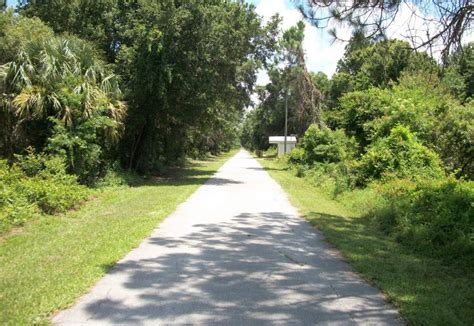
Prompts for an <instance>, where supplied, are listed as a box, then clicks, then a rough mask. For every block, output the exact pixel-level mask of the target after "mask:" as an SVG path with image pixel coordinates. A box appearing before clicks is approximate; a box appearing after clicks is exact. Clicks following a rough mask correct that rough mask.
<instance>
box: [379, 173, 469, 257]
mask: <svg viewBox="0 0 474 326" xmlns="http://www.w3.org/2000/svg"><path fill="white" fill-rule="evenodd" d="M376 191H377V192H378V193H379V194H380V195H381V197H382V199H383V200H382V201H380V202H379V204H378V205H377V206H375V208H374V209H373V210H372V212H371V213H370V215H371V216H372V217H373V218H375V220H376V221H377V222H378V224H379V225H380V227H381V228H382V229H383V230H384V231H386V232H387V233H389V234H391V235H393V236H394V237H395V238H396V239H397V240H398V241H400V242H401V243H403V244H406V245H407V246H409V247H411V248H414V249H416V250H420V251H423V252H428V253H430V254H435V255H439V256H444V257H453V258H454V257H459V256H461V255H466V254H470V255H472V254H473V253H474V182H472V181H467V182H466V181H460V180H456V179H455V178H454V177H449V178H444V179H435V180H433V179H424V180H419V181H413V180H410V179H394V180H391V181H389V182H386V183H383V184H379V185H377V186H376Z"/></svg>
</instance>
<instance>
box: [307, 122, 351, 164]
mask: <svg viewBox="0 0 474 326" xmlns="http://www.w3.org/2000/svg"><path fill="white" fill-rule="evenodd" d="M302 148H303V149H304V163H306V164H314V163H315V162H321V163H338V162H342V161H345V160H348V159H351V158H352V157H353V155H354V148H355V143H354V140H353V139H351V138H347V136H346V135H345V134H344V132H343V131H342V130H335V131H334V130H331V129H329V128H322V129H320V128H319V127H318V126H317V125H311V126H310V127H309V128H308V129H307V130H306V132H305V134H304V137H303V140H302Z"/></svg>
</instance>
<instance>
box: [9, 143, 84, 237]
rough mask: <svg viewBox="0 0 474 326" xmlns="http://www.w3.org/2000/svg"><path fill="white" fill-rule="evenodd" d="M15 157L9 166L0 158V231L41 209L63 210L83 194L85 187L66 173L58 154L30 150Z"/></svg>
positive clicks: (54, 211)
mask: <svg viewBox="0 0 474 326" xmlns="http://www.w3.org/2000/svg"><path fill="white" fill-rule="evenodd" d="M17 159H18V163H16V164H14V165H13V166H9V164H8V163H7V161H5V160H0V185H1V186H0V232H2V231H5V230H7V229H8V228H9V227H11V226H14V225H21V224H23V223H24V222H25V221H27V220H28V219H30V218H32V217H34V216H35V215H36V214H38V213H41V212H42V213H47V214H53V213H59V212H64V211H66V210H68V209H70V208H72V207H74V206H75V205H77V204H78V203H79V202H80V201H82V200H84V199H85V198H86V196H87V190H86V188H85V187H83V186H81V185H79V184H78V183H77V180H76V177H75V176H72V175H69V174H67V173H66V165H65V162H64V160H63V159H62V158H60V157H55V156H46V155H44V154H34V153H32V152H30V153H29V154H28V155H25V156H18V157H17Z"/></svg>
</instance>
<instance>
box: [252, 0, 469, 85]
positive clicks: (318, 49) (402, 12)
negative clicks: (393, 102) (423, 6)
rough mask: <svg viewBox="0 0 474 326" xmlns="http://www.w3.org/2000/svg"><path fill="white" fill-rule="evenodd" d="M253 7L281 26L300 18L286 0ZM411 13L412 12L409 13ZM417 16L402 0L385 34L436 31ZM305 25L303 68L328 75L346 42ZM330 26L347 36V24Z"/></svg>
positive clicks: (261, 77) (261, 78)
mask: <svg viewBox="0 0 474 326" xmlns="http://www.w3.org/2000/svg"><path fill="white" fill-rule="evenodd" d="M256 11H257V13H258V14H259V15H261V16H262V17H263V18H264V21H268V20H269V19H270V17H272V16H273V15H275V14H277V13H278V14H279V15H280V16H281V17H282V19H283V21H282V25H281V27H282V29H283V30H286V29H288V28H290V27H291V26H294V25H295V24H296V23H297V22H298V21H300V20H302V16H301V13H300V12H299V11H298V9H296V8H293V7H292V5H291V3H290V2H289V1H287V0H286V1H285V0H260V1H259V2H258V3H257V5H256ZM413 13H415V14H416V15H413ZM420 17H427V16H426V15H425V14H423V13H422V12H421V11H420V9H419V8H418V7H416V6H415V5H410V4H407V3H404V2H402V5H401V7H400V9H399V12H398V14H397V17H396V19H395V21H394V22H393V24H392V25H391V26H390V27H389V29H388V30H387V36H388V37H389V38H397V39H402V40H407V41H410V40H409V39H408V36H409V32H408V30H409V29H410V30H412V33H414V35H415V36H416V37H418V38H419V39H422V38H425V37H426V31H427V30H428V31H429V32H430V34H431V35H433V34H434V33H436V30H437V26H436V25H435V24H434V23H431V24H427V23H426V20H424V19H422V18H420ZM429 18H434V17H429ZM305 26H306V29H305V39H304V42H303V48H304V51H305V54H306V65H307V68H308V69H309V70H310V71H314V72H318V71H322V72H324V73H326V74H327V75H328V76H329V77H331V76H332V75H333V74H334V72H335V71H336V66H337V62H338V61H339V59H341V58H342V56H343V55H344V47H345V45H346V43H345V42H340V41H336V42H334V43H333V42H332V40H331V37H330V36H329V35H328V29H319V28H316V27H314V26H312V25H311V24H309V23H308V22H305ZM332 27H336V29H337V34H338V37H340V38H341V39H343V40H349V39H350V36H351V30H350V28H348V27H344V26H341V25H338V26H335V25H334V24H332V23H331V24H330V26H329V28H332ZM412 36H413V35H412ZM473 40H474V32H473V31H470V33H468V34H467V35H465V37H464V41H463V43H467V42H469V41H473ZM440 47H441V44H438V45H437V46H436V48H437V49H438V50H439V48H440ZM436 48H435V49H434V52H433V55H434V56H435V57H437V56H439V51H438V52H437V51H436V50H437V49H436ZM268 82H269V78H268V75H267V73H266V71H264V70H261V71H259V72H258V75H257V84H258V85H265V84H266V83H268Z"/></svg>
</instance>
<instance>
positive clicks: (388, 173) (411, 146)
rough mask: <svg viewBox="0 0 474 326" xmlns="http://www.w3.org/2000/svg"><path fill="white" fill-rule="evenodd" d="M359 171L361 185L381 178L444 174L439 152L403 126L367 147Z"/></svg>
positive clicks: (421, 176) (438, 176) (438, 175)
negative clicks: (425, 144)
mask: <svg viewBox="0 0 474 326" xmlns="http://www.w3.org/2000/svg"><path fill="white" fill-rule="evenodd" d="M358 174H359V177H358V184H359V185H367V184H368V183H369V182H370V181H373V180H377V179H382V178H387V179H389V178H411V179H417V178H423V177H431V178H440V177H443V176H444V172H443V169H442V167H441V160H440V159H439V157H438V155H437V154H436V153H435V152H433V151H432V150H430V149H429V148H427V147H425V146H423V145H421V144H420V143H419V142H417V140H416V139H415V136H414V135H413V134H412V133H411V132H410V130H409V129H408V128H406V127H404V126H402V125H399V126H397V127H395V128H393V129H392V130H391V132H390V135H389V136H388V137H385V138H379V139H378V140H377V141H376V142H374V143H373V144H372V145H371V146H369V147H368V150H367V153H366V154H364V155H363V156H362V158H361V160H360V162H359V165H358Z"/></svg>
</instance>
